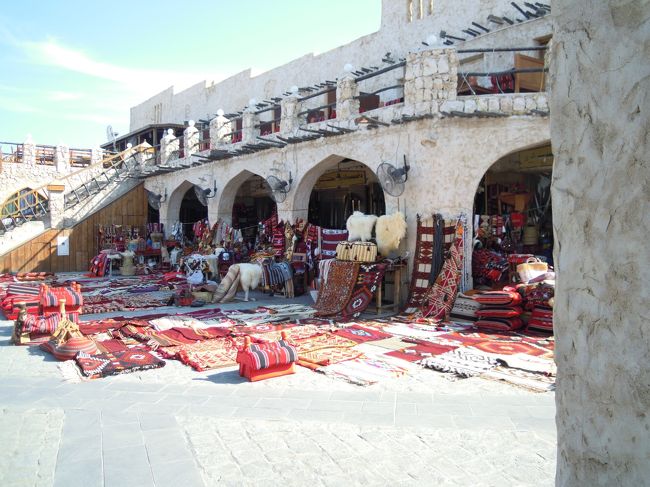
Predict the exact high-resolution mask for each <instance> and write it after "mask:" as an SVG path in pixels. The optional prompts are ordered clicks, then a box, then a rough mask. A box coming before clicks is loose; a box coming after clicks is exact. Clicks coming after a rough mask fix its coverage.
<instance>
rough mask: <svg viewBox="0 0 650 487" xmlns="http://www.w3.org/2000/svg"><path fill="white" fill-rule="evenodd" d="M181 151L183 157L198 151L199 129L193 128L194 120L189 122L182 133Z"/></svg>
mask: <svg viewBox="0 0 650 487" xmlns="http://www.w3.org/2000/svg"><path fill="white" fill-rule="evenodd" d="M183 149H184V150H185V157H190V156H191V155H192V154H196V153H197V152H198V151H199V129H197V128H196V127H195V126H194V120H190V121H189V123H188V127H187V128H186V129H185V132H183Z"/></svg>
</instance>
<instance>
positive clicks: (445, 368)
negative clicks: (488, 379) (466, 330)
mask: <svg viewBox="0 0 650 487" xmlns="http://www.w3.org/2000/svg"><path fill="white" fill-rule="evenodd" d="M420 364H421V365H423V366H425V367H427V368H429V369H434V370H437V371H439V372H449V373H452V374H455V375H457V376H458V377H474V376H477V375H480V374H482V373H484V372H487V371H488V370H490V369H493V368H494V367H496V366H497V365H498V362H497V361H496V359H494V358H492V357H489V356H487V355H485V354H482V353H479V352H476V351H474V350H471V349H468V348H457V349H456V350H452V351H451V352H447V353H443V354H442V355H437V356H435V357H430V358H426V359H424V360H422V361H421V362H420Z"/></svg>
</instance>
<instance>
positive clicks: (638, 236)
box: [550, 0, 650, 486]
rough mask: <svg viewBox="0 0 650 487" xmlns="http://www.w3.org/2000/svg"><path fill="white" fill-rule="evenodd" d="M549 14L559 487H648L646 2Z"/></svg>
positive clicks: (583, 1)
mask: <svg viewBox="0 0 650 487" xmlns="http://www.w3.org/2000/svg"><path fill="white" fill-rule="evenodd" d="M553 9H554V11H553V12H554V19H555V36H554V52H553V56H552V65H551V72H552V73H553V74H552V87H551V94H550V106H551V114H552V115H551V117H552V118H551V131H552V141H553V152H554V154H555V168H554V172H553V186H552V191H553V220H554V224H555V237H556V246H555V263H556V266H557V270H558V271H559V276H558V281H557V284H558V286H557V292H556V296H557V297H556V305H555V318H554V326H555V330H556V361H557V366H558V376H557V395H556V399H557V425H558V470H557V485H560V486H597V485H598V486H640V485H648V483H649V482H650V481H649V480H648V479H650V417H649V411H650V368H649V364H650V332H649V330H650V328H649V325H648V323H649V318H650V316H649V315H648V310H649V309H650V307H649V303H650V285H649V284H648V283H649V282H650V279H649V277H648V276H650V265H649V264H648V262H650V254H649V252H648V248H649V247H648V226H649V224H650V218H649V217H648V215H650V204H649V201H650V183H649V181H650V171H649V164H648V159H649V156H648V154H650V139H649V137H648V132H649V129H650V117H649V107H650V100H649V95H648V94H649V93H650V63H649V62H648V60H649V59H650V43H649V41H648V38H649V37H648V32H649V31H650V2H648V1H622V0H617V1H610V2H593V1H589V0H575V1H572V2H569V1H566V0H564V1H556V2H554V3H553Z"/></svg>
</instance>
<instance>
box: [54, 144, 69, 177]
mask: <svg viewBox="0 0 650 487" xmlns="http://www.w3.org/2000/svg"><path fill="white" fill-rule="evenodd" d="M54 164H55V165H56V172H57V173H59V174H63V173H66V172H68V171H69V169H70V148H69V147H68V146H67V145H63V144H59V145H57V146H56V149H55V151H54Z"/></svg>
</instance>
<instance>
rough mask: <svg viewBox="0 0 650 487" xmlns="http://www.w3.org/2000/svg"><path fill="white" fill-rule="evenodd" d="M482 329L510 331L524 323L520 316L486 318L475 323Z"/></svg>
mask: <svg viewBox="0 0 650 487" xmlns="http://www.w3.org/2000/svg"><path fill="white" fill-rule="evenodd" d="M474 324H475V325H476V326H477V327H478V328H480V329H486V330H499V331H510V330H518V329H519V328H521V327H522V326H523V325H524V322H523V321H521V319H520V318H485V319H481V320H478V321H477V322H475V323H474Z"/></svg>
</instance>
